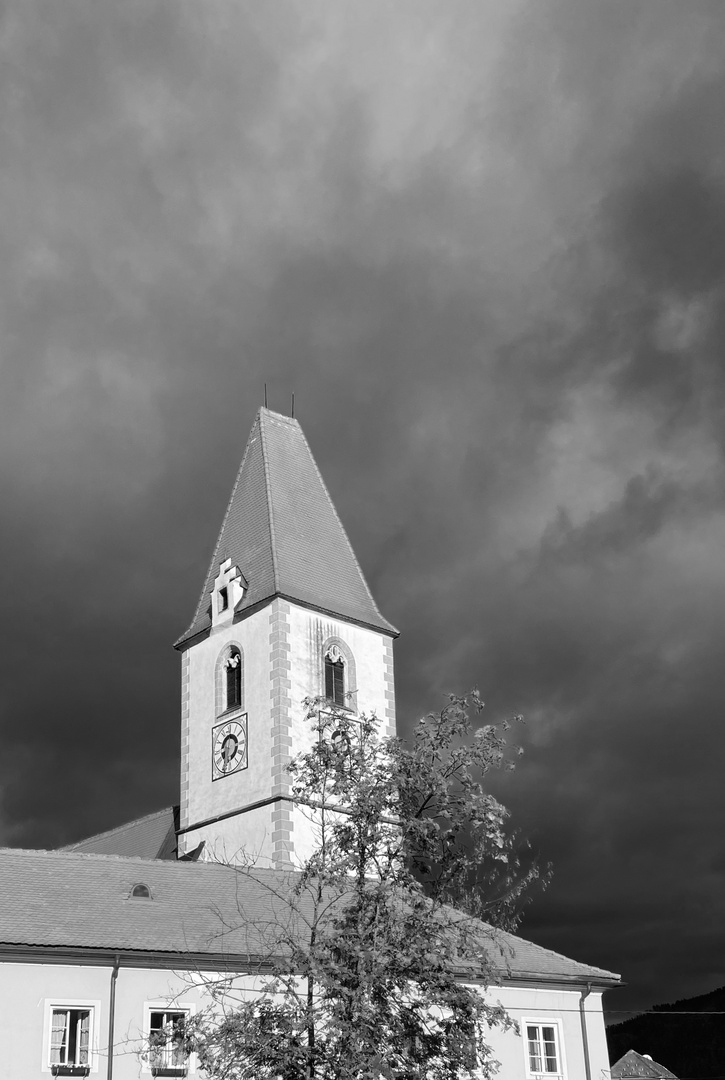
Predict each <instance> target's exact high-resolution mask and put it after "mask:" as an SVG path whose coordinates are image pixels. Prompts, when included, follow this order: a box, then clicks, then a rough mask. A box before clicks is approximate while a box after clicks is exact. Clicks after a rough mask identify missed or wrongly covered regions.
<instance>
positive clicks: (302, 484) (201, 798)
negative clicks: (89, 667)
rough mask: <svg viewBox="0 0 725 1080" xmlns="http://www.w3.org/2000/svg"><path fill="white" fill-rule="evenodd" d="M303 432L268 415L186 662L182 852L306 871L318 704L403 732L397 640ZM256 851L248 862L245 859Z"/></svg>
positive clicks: (244, 467)
mask: <svg viewBox="0 0 725 1080" xmlns="http://www.w3.org/2000/svg"><path fill="white" fill-rule="evenodd" d="M395 637H397V631H396V629H395V627H393V626H392V625H391V624H390V623H389V622H387V620H386V619H384V618H383V616H382V615H381V614H380V612H379V611H378V608H377V605H376V603H375V601H374V600H373V597H372V595H371V593H370V590H369V588H368V586H367V583H366V581H365V578H364V577H363V574H362V571H361V569H360V567H359V565H358V562H357V559H356V558H355V554H354V552H353V550H352V547H351V546H350V541H349V540H348V538H347V535H346V533H345V530H344V528H343V526H342V523H341V521H340V519H339V517H338V516H337V512H336V511H335V508H334V506H333V504H332V500H331V499H330V496H329V494H328V491H327V488H326V487H325V484H324V481H323V480H322V477H321V475H320V472H319V470H318V468H317V465H316V463H315V460H314V458H313V457H312V453H311V451H310V448H309V446H308V444H307V440H306V439H305V436H304V434H303V432H302V429H301V427H300V425H299V424H298V422H297V421H296V420H294V419H292V418H290V417H288V416H282V415H280V414H279V413H275V412H271V411H270V410H269V409H266V408H262V409H260V410H259V412H258V414H257V417H256V419H255V421H254V424H253V426H252V431H251V433H250V436H249V441H248V443H247V448H246V450H245V452H244V457H243V459H242V464H241V467H240V469H239V473H238V475H237V479H236V483H235V485H234V489H233V491H232V495H231V499H230V500H229V505H228V507H227V511H226V514H225V516H224V521H223V523H222V527H221V531H220V533H219V538H218V540H217V543H216V547H215V549H214V555H213V557H212V561H211V565H210V567H209V571H208V573H207V576H206V581H205V583H204V588H203V590H202V594H201V597H200V599H199V603H198V605H197V608H196V612H195V614H194V618H193V620H192V623H191V626H190V627H189V629H188V630H187V631H186V633H185V634H184V635H183V637H182V638H181V639H180V640H179V641H178V642H177V643H176V648H177V649H179V650H180V651H181V654H182V680H181V687H182V691H181V700H182V706H181V800H180V801H181V806H180V820H179V837H178V840H179V855H180V856H182V855H184V854H185V853H189V852H191V851H193V850H194V849H195V848H197V847H198V845H199V844H200V843H201V841H202V840H203V841H205V846H204V856H205V857H212V858H217V859H220V860H226V861H230V862H233V861H235V860H239V859H241V858H244V859H249V860H252V861H254V862H255V863H256V865H258V866H272V867H284V866H289V865H295V863H296V862H298V861H299V860H300V859H302V858H304V857H305V856H306V855H307V854H308V852H309V849H310V844H311V836H310V831H309V830H310V826H309V823H308V822H307V820H306V818H305V816H304V815H303V813H302V812H301V811H300V810H299V809H298V808H296V807H295V805H294V804H293V802H292V799H291V797H290V778H289V776H288V774H287V772H286V765H287V763H288V761H289V760H290V758H291V757H293V756H295V755H296V754H297V753H299V752H300V751H301V750H303V749H304V748H305V747H306V746H308V745H309V740H310V726H309V722H308V721H305V719H304V707H303V705H302V702H303V700H304V699H305V698H306V697H327V698H330V699H332V700H333V701H335V702H336V703H338V704H344V705H345V706H347V707H348V708H350V709H351V711H352V712H353V713H366V714H367V715H370V714H372V713H374V714H375V715H376V716H377V717H378V719H379V721H380V724H381V727H382V731H383V733H384V734H390V735H393V734H395V696H394V689H393V639H394V638H395ZM242 853H243V854H242Z"/></svg>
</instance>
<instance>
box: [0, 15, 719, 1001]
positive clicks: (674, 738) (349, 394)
mask: <svg viewBox="0 0 725 1080" xmlns="http://www.w3.org/2000/svg"><path fill="white" fill-rule="evenodd" d="M724 38H725V20H724V19H723V16H722V12H721V5H720V3H719V0H718V3H716V4H704V3H703V4H698V5H696V6H692V5H690V6H688V9H687V10H686V11H685V10H684V9H683V7H682V5H681V4H679V3H670V2H667V0H651V2H643V3H640V4H637V5H632V4H630V3H619V2H615V3H611V4H596V3H589V2H581V0H576V2H574V0H552V2H551V3H548V4H546V5H540V4H536V3H533V2H531V3H524V2H520V3H504V2H503V0H491V2H487V3H482V2H481V0H476V2H475V3H474V2H468V0H456V2H453V3H450V2H448V3H445V4H443V3H433V2H430V3H429V2H423V3H421V2H420V0H416V2H405V0H401V2H400V3H398V4H396V5H395V6H394V7H391V6H390V5H386V4H383V3H372V4H366V5H363V6H359V7H355V6H348V5H344V6H343V5H337V4H333V3H304V4H302V3H299V4H298V3H294V2H293V0H289V2H286V3H280V4H276V3H275V4H268V5H264V7H260V6H255V5H251V4H249V5H247V4H232V3H227V2H226V0H213V2H211V0H210V2H209V3H206V4H204V5H203V6H199V5H198V4H192V3H183V2H178V0H175V2H173V3H171V2H169V3H165V2H163V0H160V2H156V3H154V4H148V3H146V2H133V3H128V4H124V5H122V6H119V5H117V4H113V3H110V2H94V3H90V2H88V0H67V2H65V3H63V4H62V5H59V4H52V3H49V2H47V0H35V2H29V0H25V2H24V3H23V4H22V5H21V4H11V5H7V6H6V7H5V9H4V11H3V14H2V18H1V19H0V50H2V56H3V60H4V61H5V62H4V63H3V64H2V66H1V67H0V71H1V72H2V73H1V74H0V80H1V81H2V85H0V102H2V105H1V106H0V109H1V113H0V138H1V139H2V156H1V158H0V161H1V164H0V185H1V190H2V203H1V204H0V205H1V206H2V210H1V211H0V244H1V245H2V252H3V257H2V259H1V260H0V286H1V287H0V312H1V315H2V324H1V330H0V349H1V350H2V352H1V359H2V382H3V386H2V396H1V398H0V421H1V424H0V450H1V451H2V453H1V454H0V496H1V497H2V500H3V509H4V513H3V519H4V529H3V544H2V547H3V558H2V561H1V562H0V585H1V586H2V595H3V599H4V613H5V624H4V625H5V634H4V646H3V654H4V657H5V661H6V665H5V672H4V677H3V681H2V686H1V687H0V726H1V733H2V746H3V753H2V757H1V758H0V792H1V793H2V802H1V804H0V805H1V807H2V810H1V813H0V826H1V828H0V832H1V834H2V838H3V840H4V841H5V842H7V843H13V844H27V845H32V844H38V845H53V844H58V843H62V842H64V841H69V840H71V839H73V838H76V837H78V836H80V835H82V834H83V833H87V832H90V831H95V830H99V829H102V828H107V827H110V826H112V825H114V824H117V823H118V822H120V821H122V820H123V819H124V818H129V817H133V816H136V815H138V814H140V813H143V812H145V811H147V810H152V809H154V808H156V807H158V806H160V805H163V804H168V803H170V802H172V801H174V800H175V798H176V769H177V758H176V754H177V718H176V714H177V702H178V671H177V657H176V656H175V654H174V653H173V652H172V651H171V649H170V643H171V642H172V641H173V640H174V639H175V638H176V637H177V636H178V635H179V633H181V631H182V630H183V629H184V627H185V626H186V624H187V623H188V620H189V618H190V615H191V612H192V610H193V607H194V604H195V603H196V599H197V591H198V589H199V587H200V585H201V582H202V580H203V577H204V574H205V571H206V566H207V560H208V558H209V557H210V554H211V550H212V547H213V543H214V539H215V536H216V531H217V529H218V527H219V524H220V521H221V517H222V514H223V512H224V507H225V505H226V500H227V498H228V494H229V490H230V488H231V484H232V482H233V479H234V474H235V470H236V468H237V465H238V462H239V459H240V457H241V453H242V450H243V446H244V442H245V440H246V436H247V433H248V430H249V427H250V424H251V422H252V419H253V415H254V412H255V410H256V408H257V406H258V405H259V404H260V402H261V398H262V385H263V383H264V382H265V381H266V382H267V384H268V388H269V400H270V405H271V406H272V407H274V408H279V409H280V410H285V409H286V407H287V404H288V402H289V395H290V393H291V391H292V390H294V391H295V393H296V397H297V415H298V416H299V418H300V419H301V421H302V424H303V426H304V429H305V432H306V434H307V436H308V438H309V440H310V442H311V445H312V448H313V451H314V452H315V455H316V457H317V459H318V462H319V464H320V467H321V470H322V473H323V475H324V476H325V478H326V480H327V481H328V483H329V486H330V489H331V492H332V495H333V499H334V500H335V502H336V504H337V506H338V508H339V511H340V513H341V516H342V518H343V521H344V522H345V523H346V525H347V527H348V529H349V532H350V534H351V538H352V541H353V545H354V547H355V549H356V551H357V553H358V555H359V557H360V560H361V562H362V565H363V566H364V568H365V569H366V571H367V572H368V576H369V578H370V581H371V585H372V587H373V591H374V593H375V595H376V597H377V598H378V600H379V603H380V605H381V608H382V610H383V611H384V612H385V614H386V616H387V617H388V618H390V619H391V620H392V621H393V622H395V623H396V625H398V626H399V627H400V628H401V630H402V636H401V639H400V642H399V644H398V646H397V685H398V694H399V702H400V714H401V716H402V719H403V724H404V725H406V724H407V723H409V721H410V720H411V719H412V718H414V717H415V716H416V714H417V713H419V712H420V711H424V710H426V709H428V708H430V707H432V706H435V705H436V703H437V702H438V701H439V699H440V695H441V694H443V693H444V692H445V691H447V690H449V689H463V688H465V687H466V686H470V685H472V684H473V683H478V684H479V685H480V686H481V688H482V691H483V695H484V697H485V698H486V699H487V701H488V710H489V712H490V714H491V716H496V715H503V714H504V713H509V712H518V711H521V712H524V713H525V714H526V716H527V726H526V728H525V729H524V730H523V734H521V735H520V738H521V739H522V741H523V742H524V743H525V746H526V751H527V753H526V755H525V756H524V758H523V761H522V764H521V766H520V768H519V769H518V770H517V772H516V773H515V774H513V777H507V778H506V779H505V781H502V782H501V783H500V784H498V786H497V790H499V794H500V795H501V797H502V799H503V800H504V801H505V802H507V803H509V804H510V805H511V807H512V809H513V811H514V814H515V819H516V820H517V822H518V823H519V824H520V825H521V826H522V827H523V829H524V831H526V832H529V833H531V835H532V837H533V838H534V841H535V844H536V846H537V848H538V849H539V850H540V851H541V853H542V856H543V857H544V859H551V860H552V861H553V862H554V864H555V870H556V874H555V878H554V883H553V884H552V886H551V889H550V890H549V892H548V893H547V894H545V896H544V897H543V898H542V899H540V900H539V901H537V904H536V905H535V906H534V907H532V908H531V909H530V914H529V917H528V923H527V926H528V932H529V933H530V934H531V935H535V936H536V937H537V940H541V941H542V942H544V943H546V944H549V945H551V946H552V947H555V948H559V949H561V950H562V951H564V952H569V953H570V954H571V955H573V956H577V957H580V958H581V959H585V960H589V961H591V962H594V963H598V964H602V965H607V966H610V967H612V968H614V969H615V970H622V971H623V973H624V975H625V978H626V979H627V980H628V982H629V984H630V990H628V991H624V992H622V994H621V995H620V1005H619V1006H618V1004H617V1002H615V1001H614V1000H613V1001H612V1006H613V1007H615V1008H616V1007H627V1005H628V1004H630V1003H645V1002H646V1001H648V1000H655V999H662V998H664V997H667V996H670V997H678V996H679V997H681V996H683V995H684V994H685V993H689V992H701V991H704V990H707V989H710V988H711V987H712V986H713V985H715V984H716V983H718V982H720V981H721V978H722V977H721V974H720V972H721V970H722V962H721V961H722V958H723V952H725V938H724V937H723V934H722V931H721V929H720V927H719V926H718V924H717V919H716V917H715V915H714V911H715V910H717V897H718V895H722V893H721V889H722V884H723V874H724V873H725V870H724V862H723V855H722V845H721V842H720V839H719V833H720V830H719V822H720V821H721V820H722V811H723V805H722V802H723V796H722V794H721V788H722V785H721V783H720V768H719V762H720V761H721V760H722V752H723V750H724V749H725V747H723V745H722V742H723V735H722V725H721V724H720V723H719V710H720V702H721V701H722V699H723V693H724V692H725V685H724V679H723V675H722V673H721V669H722V665H721V662H720V657H719V651H718V643H719V642H720V641H721V640H722V639H723V630H725V626H724V625H723V623H724V622H725V586H724V585H723V575H722V571H721V563H722V558H721V552H722V550H723V541H724V540H725V513H724V507H723V496H722V491H723V485H722V481H723V461H722V409H723V372H722V356H723V347H724V346H725V325H724V324H723V317H722V315H721V310H722V297H723V288H724V285H723V277H724V275H725V196H724V195H723V190H724V189H723V182H724V180H725V161H724V160H723V157H722V152H721V147H720V141H721V140H720V130H721V127H722V115H723V109H724V108H725V77H724V76H723V72H722V56H723V46H724V45H725V41H724ZM517 734H518V733H517ZM718 958H719V961H720V963H719V966H718Z"/></svg>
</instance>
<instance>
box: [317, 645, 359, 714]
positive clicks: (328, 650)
mask: <svg viewBox="0 0 725 1080" xmlns="http://www.w3.org/2000/svg"><path fill="white" fill-rule="evenodd" d="M322 656H323V663H324V684H323V685H324V694H325V697H326V698H327V700H328V701H329V702H331V703H332V704H333V705H337V706H338V707H342V708H344V709H349V710H350V711H351V712H357V702H356V697H357V685H356V681H355V658H354V657H353V655H352V651H351V650H350V649H349V648H348V646H347V645H346V644H345V642H344V641H341V640H340V639H339V638H328V640H327V641H326V642H325V644H324V646H323V649H322Z"/></svg>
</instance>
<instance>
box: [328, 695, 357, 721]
mask: <svg viewBox="0 0 725 1080" xmlns="http://www.w3.org/2000/svg"><path fill="white" fill-rule="evenodd" d="M325 706H326V707H327V708H328V709H335V710H336V711H337V712H341V713H345V715H346V716H352V717H355V716H357V713H356V712H355V709H353V707H352V706H351V705H340V704H339V703H338V702H337V701H333V700H332V698H325Z"/></svg>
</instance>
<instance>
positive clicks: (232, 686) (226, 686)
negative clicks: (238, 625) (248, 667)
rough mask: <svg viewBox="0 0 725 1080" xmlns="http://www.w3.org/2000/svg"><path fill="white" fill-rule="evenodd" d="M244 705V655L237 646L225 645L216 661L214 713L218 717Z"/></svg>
mask: <svg viewBox="0 0 725 1080" xmlns="http://www.w3.org/2000/svg"><path fill="white" fill-rule="evenodd" d="M243 705H244V655H243V653H242V650H241V649H240V647H239V646H238V645H227V647H226V649H224V651H223V652H222V653H221V655H220V656H219V659H218V661H217V673H216V712H217V715H220V714H221V713H223V712H229V710H231V709H241V708H242V706H243Z"/></svg>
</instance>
